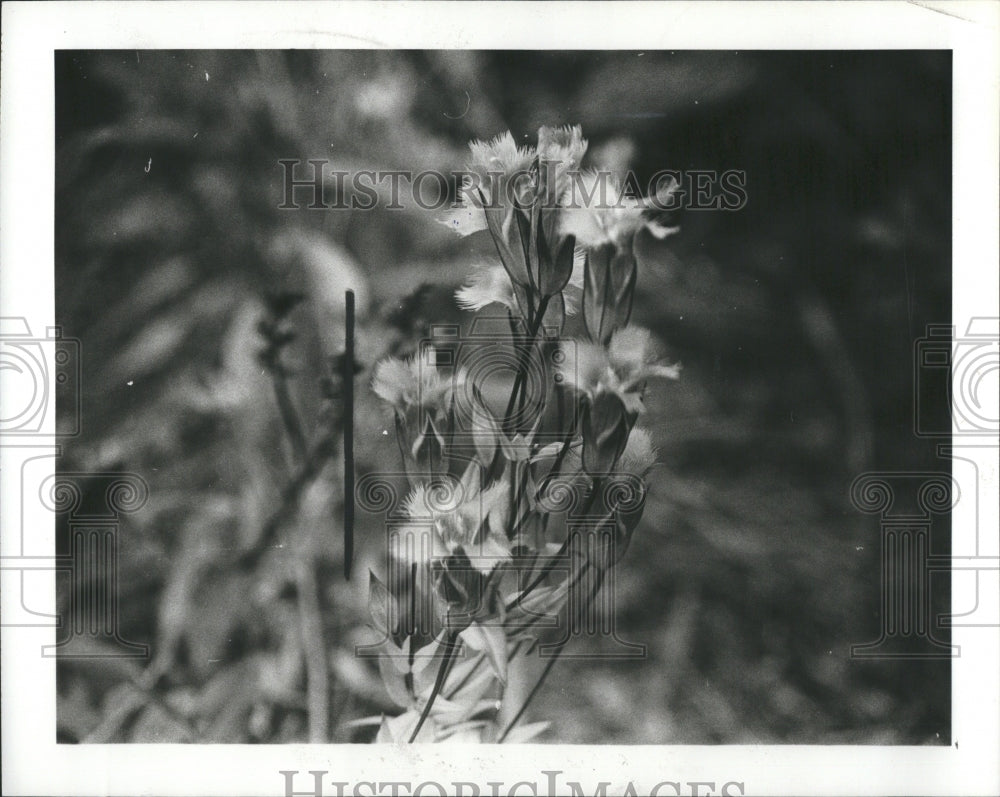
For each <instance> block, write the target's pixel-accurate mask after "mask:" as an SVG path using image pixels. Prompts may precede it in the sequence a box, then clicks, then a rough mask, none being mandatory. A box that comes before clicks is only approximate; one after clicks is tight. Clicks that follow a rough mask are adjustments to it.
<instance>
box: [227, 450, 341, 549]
mask: <svg viewBox="0 0 1000 797" xmlns="http://www.w3.org/2000/svg"><path fill="white" fill-rule="evenodd" d="M333 452H334V446H333V441H332V440H330V438H328V437H324V438H322V439H321V440H320V441H319V442H318V443H317V444H316V446H315V447H314V448H313V449H312V450H311V451H310V452H309V455H308V456H307V457H306V459H305V461H304V462H303V463H302V465H300V466H299V469H298V471H296V473H295V475H294V476H293V477H292V480H291V481H290V482H289V483H288V484H287V485H286V486H285V489H284V490H283V491H282V494H281V502H280V504H279V505H278V508H277V510H276V511H275V512H274V513H272V514H271V516H270V517H269V518H268V519H267V521H266V522H265V523H264V527H263V528H262V529H261V532H260V537H259V538H258V540H257V542H256V544H255V545H254V547H253V548H251V549H249V550H248V551H245V552H244V553H243V554H241V555H240V556H239V557H238V559H237V562H236V564H237V565H238V566H240V567H242V568H244V569H252V568H253V567H254V566H255V565H256V564H257V563H258V562H259V561H260V560H261V558H262V557H263V555H264V553H265V551H267V549H268V548H269V547H270V546H271V544H272V542H273V540H274V537H275V535H277V533H278V530H279V529H281V527H282V526H283V525H284V524H285V523H286V522H288V520H289V519H290V518H291V517H292V516H294V514H295V511H294V510H295V507H296V505H297V504H298V502H299V499H300V498H301V497H302V493H303V492H305V489H306V487H308V486H309V485H310V484H311V483H312V481H313V480H314V479H315V478H316V477H317V476H319V474H320V471H322V470H323V467H324V466H325V465H326V463H327V460H328V459H329V458H330V457H331V456H332V455H333Z"/></svg>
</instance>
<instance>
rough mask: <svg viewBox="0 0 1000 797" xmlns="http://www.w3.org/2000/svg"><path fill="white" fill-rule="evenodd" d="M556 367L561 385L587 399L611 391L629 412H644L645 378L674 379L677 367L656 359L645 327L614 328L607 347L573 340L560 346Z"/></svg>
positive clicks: (678, 369)
mask: <svg viewBox="0 0 1000 797" xmlns="http://www.w3.org/2000/svg"><path fill="white" fill-rule="evenodd" d="M561 351H562V357H563V361H562V363H561V364H560V366H559V373H560V374H561V376H562V378H563V380H564V382H565V384H568V385H570V386H571V387H573V388H575V389H576V390H577V392H579V393H582V394H584V395H586V396H587V397H588V398H590V399H591V400H593V399H596V398H597V396H599V395H600V394H601V393H613V394H615V395H617V396H618V398H619V399H621V402H622V404H623V405H624V407H625V410H626V411H627V412H629V413H631V414H633V415H637V414H639V413H641V412H643V411H644V409H645V408H644V407H643V404H642V389H643V387H644V386H645V382H646V380H647V379H650V378H652V377H664V378H666V379H677V378H678V377H679V375H680V367H679V366H677V365H664V364H663V363H660V362H658V361H657V354H656V351H655V349H654V346H653V342H652V336H651V335H650V332H649V330H648V329H643V328H641V327H633V326H629V327H624V328H622V329H619V330H617V331H615V333H614V334H613V335H612V336H611V341H610V342H609V344H608V347H607V348H604V347H603V346H599V345H597V344H596V343H590V342H588V341H581V340H574V341H571V342H570V345H564V346H563V347H562V348H561Z"/></svg>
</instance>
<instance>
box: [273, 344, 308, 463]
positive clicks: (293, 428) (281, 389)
mask: <svg viewBox="0 0 1000 797" xmlns="http://www.w3.org/2000/svg"><path fill="white" fill-rule="evenodd" d="M271 384H272V386H273V387H274V398H275V400H276V402H277V404H278V414H279V415H280V416H281V423H282V425H283V426H284V427H285V433H286V434H287V435H288V441H289V443H291V446H292V451H293V452H294V454H295V460H296V462H302V461H303V460H304V459H305V458H306V456H307V453H308V446H307V445H306V436H305V433H304V432H303V431H302V422H301V421H300V420H299V414H298V412H297V411H296V409H295V404H294V402H293V401H292V394H291V392H290V391H289V389H288V381H287V380H286V379H285V374H284V372H283V371H282V369H281V366H280V364H277V365H276V366H275V367H274V369H272V371H271Z"/></svg>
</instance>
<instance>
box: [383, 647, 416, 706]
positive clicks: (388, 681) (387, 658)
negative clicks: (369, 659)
mask: <svg viewBox="0 0 1000 797" xmlns="http://www.w3.org/2000/svg"><path fill="white" fill-rule="evenodd" d="M393 659H394V657H393V656H392V655H391V654H388V653H380V654H379V657H378V671H379V675H381V676H382V683H383V684H385V690H386V691H387V692H388V693H389V697H390V698H391V699H392V702H393V703H395V704H396V705H397V706H399V707H401V708H408V707H409V706H412V705H413V697H412V696H411V695H410V693H409V691H408V690H407V689H406V676H405V675H403V674H402V673H401V672H399V669H398V667H397V663H396V661H394V660H393ZM403 661H405V658H404V659H403Z"/></svg>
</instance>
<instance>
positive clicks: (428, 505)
mask: <svg viewBox="0 0 1000 797" xmlns="http://www.w3.org/2000/svg"><path fill="white" fill-rule="evenodd" d="M469 471H470V473H474V474H475V478H472V479H465V480H463V482H462V483H460V484H458V483H455V484H447V483H445V484H439V485H435V486H431V487H428V486H427V485H424V484H419V485H417V487H416V488H415V489H414V490H413V492H412V493H411V494H410V497H409V498H408V499H407V501H406V504H405V506H404V511H405V513H406V516H407V517H408V519H409V522H408V523H405V524H403V525H402V526H400V527H399V528H398V529H397V531H396V532H395V533H396V535H397V537H398V538H400V541H403V540H407V538H409V539H412V541H413V542H412V544H409V543H407V544H404V546H403V547H404V548H405V550H406V552H407V553H406V555H407V556H409V557H410V561H417V562H421V560H422V563H424V564H429V563H430V562H428V560H427V558H426V553H427V551H426V549H424V551H423V553H422V552H421V548H422V546H421V545H420V542H419V540H420V539H421V537H422V536H423V535H426V534H427V533H428V531H429V532H430V534H431V540H430V542H431V545H430V551H429V553H430V561H431V562H435V561H437V562H439V563H440V562H444V563H445V564H444V566H445V567H447V563H448V561H449V560H451V559H452V558H453V557H457V558H459V559H462V558H464V559H468V561H469V562H470V563H471V564H472V566H473V567H474V568H475V569H476V570H478V571H479V572H480V573H482V574H484V575H489V574H490V573H491V572H492V571H493V570H494V569H495V568H496V567H498V566H500V565H501V564H503V563H505V562H507V561H509V559H510V543H509V542H508V540H507V523H508V520H509V498H510V487H509V484H508V482H507V481H506V480H504V481H499V482H497V483H495V484H494V485H493V486H492V487H490V488H488V489H486V490H480V489H478V486H477V485H478V474H479V471H478V468H470V469H469Z"/></svg>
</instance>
